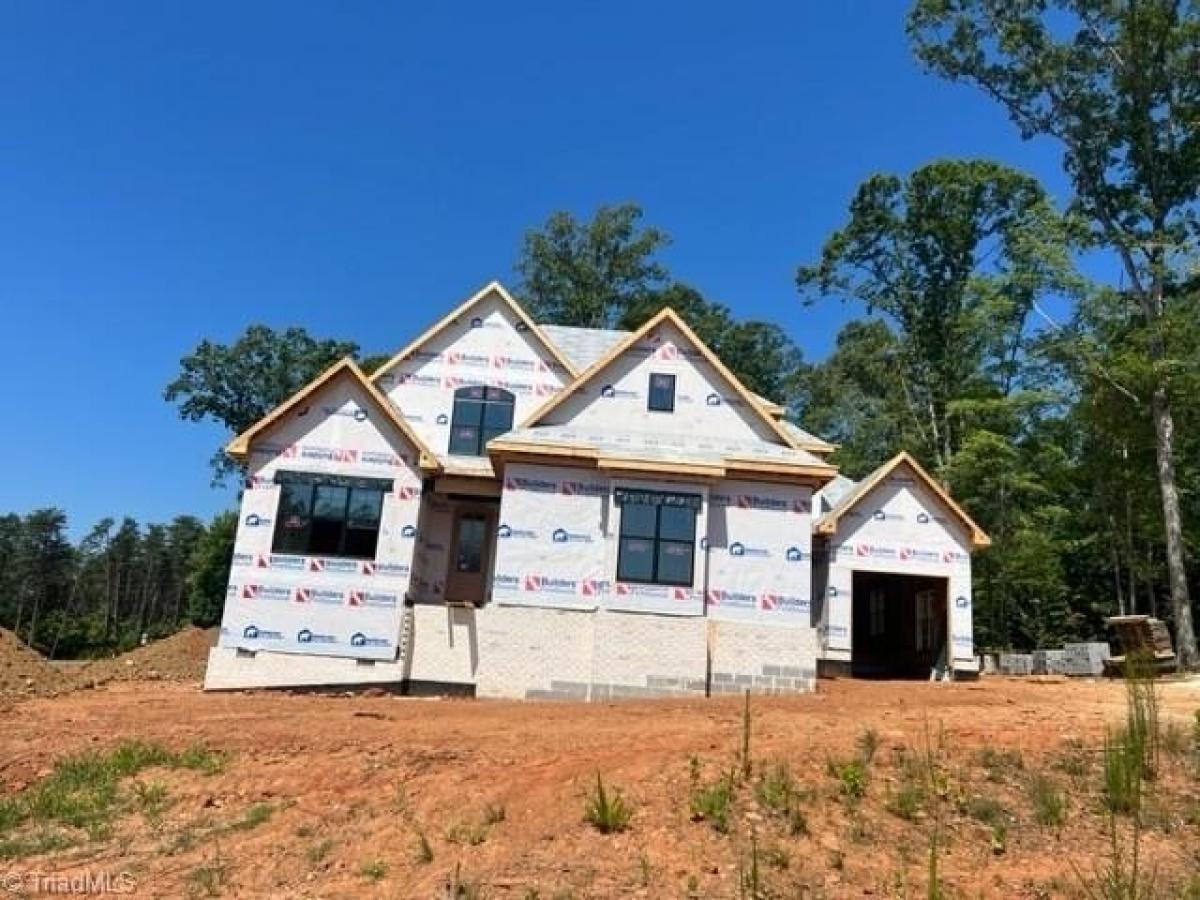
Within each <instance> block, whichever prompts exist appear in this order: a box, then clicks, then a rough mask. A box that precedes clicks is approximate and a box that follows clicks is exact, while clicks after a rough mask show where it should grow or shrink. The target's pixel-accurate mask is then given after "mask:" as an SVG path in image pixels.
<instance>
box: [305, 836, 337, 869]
mask: <svg viewBox="0 0 1200 900" xmlns="http://www.w3.org/2000/svg"><path fill="white" fill-rule="evenodd" d="M332 849H333V841H332V840H331V839H329V838H325V839H324V840H323V841H321V842H320V843H318V844H313V845H312V846H311V847H309V848H308V849H307V850H306V851H304V855H305V856H306V857H308V861H309V862H310V863H312V864H313V865H314V866H315V865H317V863H320V862H324V860H325V857H327V856H328V855H329V851H330V850H332Z"/></svg>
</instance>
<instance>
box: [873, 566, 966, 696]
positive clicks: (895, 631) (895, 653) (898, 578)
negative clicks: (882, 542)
mask: <svg viewBox="0 0 1200 900" xmlns="http://www.w3.org/2000/svg"><path fill="white" fill-rule="evenodd" d="M947 593H948V584H947V580H946V579H945V578H930V577H923V576H916V575H894V574H891V573H880V572H855V573H854V583H853V589H852V592H851V596H852V597H853V598H854V607H853V610H852V619H851V622H852V637H851V641H852V643H851V647H852V648H853V650H852V651H851V671H852V673H853V674H854V675H855V676H857V677H862V678H928V677H929V676H930V672H931V671H932V670H933V668H934V667H935V666H937V665H939V664H944V661H945V658H946V631H947V628H946V626H947V618H948V617H947V607H946V596H947Z"/></svg>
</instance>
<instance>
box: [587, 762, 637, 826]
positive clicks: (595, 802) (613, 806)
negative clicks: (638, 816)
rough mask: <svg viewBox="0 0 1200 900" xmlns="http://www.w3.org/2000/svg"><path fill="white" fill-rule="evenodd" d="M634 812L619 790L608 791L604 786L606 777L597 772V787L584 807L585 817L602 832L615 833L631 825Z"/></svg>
mask: <svg viewBox="0 0 1200 900" xmlns="http://www.w3.org/2000/svg"><path fill="white" fill-rule="evenodd" d="M632 814H633V811H632V810H631V809H630V807H629V804H627V803H626V802H625V799H624V798H623V797H622V796H621V793H620V792H619V791H611V792H610V791H608V790H606V789H605V787H604V779H602V778H601V777H600V773H599V772H597V773H596V787H595V788H594V789H593V790H592V793H591V795H590V796H589V797H588V801H587V805H586V806H585V807H584V812H583V817H584V819H585V820H586V821H587V822H588V823H589V824H591V825H592V827H593V828H595V829H596V830H597V831H599V832H600V833H601V834H615V833H617V832H621V831H624V830H625V829H626V828H628V827H629V819H630V816H631V815H632Z"/></svg>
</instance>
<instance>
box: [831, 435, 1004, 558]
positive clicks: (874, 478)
mask: <svg viewBox="0 0 1200 900" xmlns="http://www.w3.org/2000/svg"><path fill="white" fill-rule="evenodd" d="M900 466H908V467H909V468H910V469H911V470H912V471H913V474H914V475H916V476H917V478H918V479H919V480H920V481H921V482H922V483H923V484H924V485H925V487H927V488H929V490H931V491H932V492H933V493H934V495H935V496H937V497H938V499H940V500H941V501H942V502H943V503H944V504H946V508H947V509H949V510H950V512H952V513H953V514H954V516H955V518H957V519H958V520H959V521H960V522H961V523H962V525H963V527H965V528H966V530H967V533H968V534H969V535H970V536H971V547H972V549H975V550H978V549H981V548H983V547H989V546H991V543H992V539H991V538H990V537H988V536H987V533H986V532H984V530H983V529H982V528H980V527H979V526H978V525H976V524H975V520H974V519H972V518H971V517H970V516H969V515H967V513H966V510H964V509H963V508H962V507H961V506H959V505H958V504H957V503H955V502H954V498H952V497H951V496H950V495H949V494H948V493H947V492H946V489H945V488H943V487H942V486H941V485H940V484H938V483H937V481H935V480H934V478H933V476H932V475H930V474H929V473H928V472H926V471H925V470H924V469H923V468H921V464H920V463H918V462H917V461H916V460H915V459H913V457H912V456H911V455H909V454H908V453H907V452H905V451H903V450H902V451H900V452H899V453H897V454H896V455H895V456H893V457H892V458H891V459H890V460H888V461H887V462H885V463H884V464H883V465H882V466H880V467H879V468H878V469H876V470H875V471H874V472H872V473H871V474H870V475H868V476H867V477H866V478H864V479H863V480H862V481H860V482H859V483H858V484H856V485H854V487H852V488H851V489H850V490H848V491H846V492H845V493H844V494H842V496H841V497H840V498H838V501H837V502H836V503H835V504H834V505H833V508H832V509H830V510H829V512H827V513H826V514H825V515H824V516H822V517H821V518H820V519H818V520H816V522H815V523H814V526H813V531H815V532H816V533H817V534H834V533H835V532H836V531H837V526H838V522H839V521H840V520H841V518H842V516H844V515H845V514H846V513H847V512H849V511H850V510H851V509H852V508H854V506H856V505H857V504H858V502H859V501H860V500H862V499H863V498H864V497H866V496H867V494H869V493H870V492H871V491H872V490H873V489H874V488H875V487H877V486H878V485H880V484H881V483H882V482H883V480H884V479H885V478H887V477H888V476H889V475H890V474H892V472H894V471H895V470H896V469H898V468H899V467H900Z"/></svg>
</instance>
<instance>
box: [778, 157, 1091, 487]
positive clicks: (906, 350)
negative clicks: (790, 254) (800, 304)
mask: <svg viewBox="0 0 1200 900" xmlns="http://www.w3.org/2000/svg"><path fill="white" fill-rule="evenodd" d="M1067 246H1068V245H1067V231H1066V228H1065V226H1064V223H1063V221H1062V220H1061V219H1060V217H1059V216H1058V215H1057V214H1056V213H1055V211H1054V208H1053V205H1052V204H1051V203H1050V200H1049V198H1048V197H1047V196H1046V194H1045V192H1044V191H1043V190H1042V188H1041V186H1040V185H1039V184H1038V183H1037V181H1036V180H1034V179H1033V178H1031V177H1029V176H1028V175H1025V174H1023V173H1020V172H1017V171H1015V170H1013V169H1010V168H1007V167H1005V166H1002V165H999V164H997V163H991V162H986V161H977V160H965V161H960V160H947V161H942V162H935V163H931V164H929V165H927V166H923V167H921V168H920V169H917V170H916V171H915V172H913V173H912V174H911V175H910V176H909V177H908V178H900V177H898V176H895V175H876V176H873V177H872V178H869V179H868V180H867V181H866V182H864V183H863V185H862V186H861V187H859V189H858V191H857V193H856V194H855V196H854V198H853V200H852V201H851V203H850V218H849V221H848V222H847V224H846V225H845V226H844V227H843V228H841V229H839V230H838V231H836V232H835V233H834V234H833V235H832V236H831V237H830V238H829V239H828V240H827V241H826V243H825V245H824V247H823V248H822V251H821V258H820V260H819V261H818V262H816V263H814V264H812V265H807V266H802V267H801V268H800V269H799V271H798V273H797V284H798V286H799V288H800V291H801V294H802V296H803V297H804V298H805V300H806V302H809V303H812V302H816V301H818V300H820V299H823V298H825V297H830V296H832V297H839V298H842V299H845V300H856V301H859V302H861V303H863V304H865V305H866V307H867V309H868V311H869V312H878V313H880V314H882V315H883V316H884V317H885V318H886V319H887V321H888V322H889V323H891V325H892V326H893V330H894V335H895V338H896V341H895V343H894V344H893V345H892V347H890V348H889V350H890V351H891V352H892V354H893V356H894V361H895V365H894V366H893V368H892V371H893V377H894V379H895V381H896V383H897V386H898V388H899V390H900V392H901V395H902V396H903V398H904V404H905V408H906V409H907V412H908V423H907V424H908V425H909V426H911V428H912V430H913V431H915V433H916V435H917V436H918V439H919V444H918V446H917V447H916V448H914V449H916V450H917V452H918V454H919V455H920V456H922V457H924V458H925V459H926V460H928V461H930V462H932V463H933V465H934V467H935V468H936V469H939V470H941V469H943V468H944V467H945V466H946V465H948V464H949V462H950V460H951V458H952V457H953V456H954V454H955V453H956V452H957V450H958V449H959V447H960V446H961V445H962V441H963V437H964V435H965V433H966V429H967V427H969V426H970V425H971V424H974V423H975V422H976V421H977V420H978V419H979V418H980V417H981V416H985V415H988V414H990V413H989V409H988V406H987V401H989V400H993V401H994V400H997V399H1001V400H1002V399H1003V398H1004V396H1005V395H1006V394H1007V393H1010V392H1012V391H1014V390H1015V389H1016V388H1017V387H1018V386H1019V385H1018V382H1017V380H1016V378H1015V377H1014V373H1015V372H1016V371H1017V370H1018V368H1019V359H1020V357H1021V354H1022V353H1023V348H1024V346H1025V340H1026V336H1027V327H1026V326H1027V321H1028V317H1029V314H1030V311H1031V309H1032V306H1033V304H1034V302H1035V301H1036V300H1037V298H1038V296H1039V295H1040V294H1043V293H1045V292H1047V291H1051V290H1062V289H1065V288H1067V287H1068V285H1069V283H1070V277H1071V274H1070V273H1071V271H1072V269H1071V265H1070V257H1069V253H1068V249H1067ZM993 411H994V410H993ZM968 413H970V415H968Z"/></svg>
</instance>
